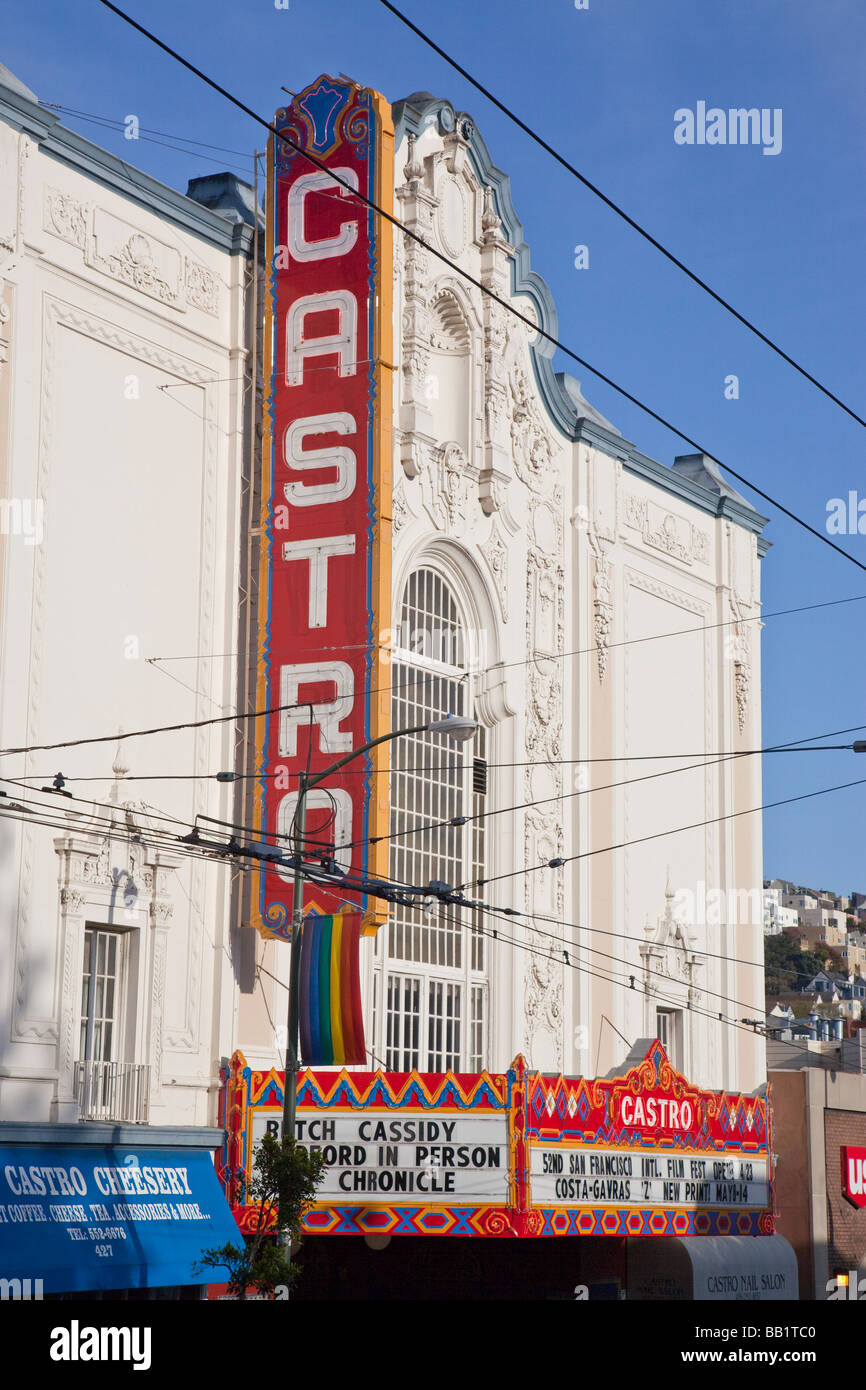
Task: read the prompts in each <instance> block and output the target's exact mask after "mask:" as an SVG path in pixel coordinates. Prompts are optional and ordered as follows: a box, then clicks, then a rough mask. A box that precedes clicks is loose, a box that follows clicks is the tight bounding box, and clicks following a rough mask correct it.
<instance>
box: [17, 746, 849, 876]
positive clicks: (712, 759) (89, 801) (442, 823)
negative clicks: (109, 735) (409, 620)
mask: <svg viewBox="0 0 866 1390" xmlns="http://www.w3.org/2000/svg"><path fill="white" fill-rule="evenodd" d="M861 728H866V725H857V726H855V727H854V728H853V729H850V730H844V731H839V730H833V731H828V733H826V734H814V735H809V737H810V738H830V737H833V736H834V735H835V734H836V733H838V732H846V733H848V732H856V731H857V730H859V729H861ZM798 743H799V744H800V745H802V744H803V743H805V740H804V739H800V740H799V741H798V740H791V742H790V744H789V745H780V744H774V745H772V746H771V747H768V748H760V749H748V750H744V751H742V752H736V753H731V752H729V753H723V754H718V755H717V754H708V755H706V757H705V758H704V759H703V760H702V761H700V762H697V763H693V764H689V765H687V766H686V767H674V768H666V769H664V770H663V771H661V772H652V773H644V774H641V775H640V776H638V777H628V778H624V779H623V780H622V781H619V782H612V783H607V784H605V785H604V786H600V787H585V788H578V789H577V790H575V791H573V792H560V793H558V794H557V795H555V796H550V797H542V798H539V799H537V800H535V801H523V802H517V803H515V804H514V805H511V806H503V807H496V808H493V809H492V810H489V811H476V812H472V813H471V814H468V815H465V816H463V815H456V816H452V817H448V818H447V819H442V820H437V821H429V822H425V823H424V824H423V825H418V826H411V827H408V828H406V829H404V830H398V831H392V832H391V833H389V834H388V835H381V836H373V837H367V838H364V839H358V840H352V841H349V842H348V843H347V844H345V845H342V846H340V849H341V850H343V851H345V850H350V849H355V848H357V847H358V846H361V845H368V844H378V843H379V842H380V841H384V840H394V839H398V838H402V837H403V836H406V835H419V834H424V833H427V832H429V831H431V830H439V829H442V828H445V827H459V826H463V825H467V824H470V823H471V822H473V821H486V820H489V819H491V818H492V817H493V816H499V815H505V814H508V813H511V812H519V811H527V810H531V809H532V808H533V807H536V806H543V805H546V804H548V803H549V802H558V801H568V800H571V799H573V798H575V797H578V796H589V795H592V794H593V793H595V792H604V791H612V790H615V789H617V788H620V787H627V786H631V785H632V784H634V783H637V782H646V781H652V780H653V779H655V778H659V777H671V776H674V775H676V774H677V773H681V772H694V771H700V770H703V769H704V768H711V767H717V766H718V765H719V764H720V763H723V762H729V761H731V760H732V759H735V758H743V757H755V756H759V755H761V754H764V753H822V752H835V751H838V750H843V751H851V750H852V749H853V744H822V745H816V746H814V747H802V746H797V745H798ZM654 756H657V755H654ZM698 756H700V755H698ZM595 761H600V762H611V761H617V762H620V761H621V762H629V761H632V759H631V758H628V757H624V758H618V759H608V758H605V759H597V760H595ZM634 761H643V760H642V759H639V758H637V759H634ZM521 765H522V766H526V765H527V764H521ZM530 765H531V766H534V765H536V764H530ZM542 765H543V766H548V764H546V763H545V764H542ZM488 766H489V764H488ZM506 766H508V765H506ZM418 770H419V769H415V768H403V769H395V771H402V772H409V773H411V772H417V771H418ZM449 770H451V771H455V772H456V771H463V768H462V766H460V765H455V766H454V767H453V768H451V769H449ZM175 775H176V776H181V777H182V776H184V774H175ZM188 775H189V776H190V777H192V778H193V779H196V780H198V774H194V773H193V774H188ZM212 776H213V777H214V778H216V779H217V780H220V781H222V782H233V781H235V780H236V779H235V776H234V774H233V773H225V772H222V773H216V774H212ZM29 780H31V779H30V778H22V777H0V782H2V783H5V784H6V785H8V786H14V787H20V788H22V789H23V790H24V791H29V792H31V793H32V792H33V791H35V790H36V788H35V787H30V786H28V781H29ZM43 780H46V779H43ZM70 780H71V781H72V782H73V784H74V783H76V782H77V781H79V780H81V781H94V780H97V781H107V780H109V779H108V778H81V779H79V778H75V777H73V778H71V779H70ZM129 780H132V779H131V778H126V777H125V778H124V779H123V781H124V782H126V781H129ZM141 780H146V779H145V778H142V779H141ZM237 780H240V779H237ZM64 782H65V779H64ZM46 794H47V795H49V796H50V795H53V792H52V791H50V790H49V791H47V792H46ZM63 796H64V798H68V799H69V800H71V801H73V802H75V803H76V804H81V805H85V806H88V807H97V808H99V809H101V810H105V811H108V812H114V813H115V814H117V809H118V808H117V803H114V802H104V801H99V800H97V799H95V798H91V797H78V796H75V795H74V794H73V793H71V792H69V791H68V790H66V791H64V792H63ZM0 804H2V803H0ZM35 804H42V803H35ZM46 804H48V803H46ZM121 809H123V808H121ZM145 813H146V814H147V815H151V816H155V817H156V818H157V819H161V820H165V821H168V822H171V823H173V824H175V825H180V826H184V827H186V826H187V825H188V824H189V822H188V821H187V820H182V819H181V818H180V817H178V816H173V815H170V814H169V813H168V812H162V811H159V810H158V809H157V808H156V807H146V812H145ZM82 814H84V813H83V812H82ZM133 814H134V813H133ZM200 820H201V821H204V822H206V823H207V824H208V825H218V826H221V827H223V828H224V829H225V830H226V831H230V832H231V834H232V835H245V836H253V837H255V840H256V841H257V842H258V843H260V844H268V845H274V846H276V845H277V842H278V841H280V840H287V839H288V838H289V837H288V836H279V835H277V833H276V832H275V831H270V830H267V829H265V828H264V827H262V828H260V829H256V828H255V827H254V826H249V825H243V824H240V823H239V822H237V821H228V820H222V819H220V818H218V817H216V816H211V815H208V814H206V813H205V812H203V811H199V812H196V813H195V815H194V824H195V825H196V826H197V824H198V822H199V821H200ZM688 828H689V829H691V828H692V827H688ZM325 829H326V827H322V828H317V829H316V830H315V831H313V832H312V833H311V834H308V835H307V836H305V841H304V842H305V845H306V846H307V847H321V848H322V849H331V850H332V849H333V848H334V846H333V844H332V843H331V842H328V841H325V840H322V839H319V838H317V837H318V836H321V835H322V834H324V833H325ZM668 833H672V832H668ZM541 867H544V866H541ZM549 867H550V866H549ZM557 867H558V866H557ZM487 881H489V880H487Z"/></svg>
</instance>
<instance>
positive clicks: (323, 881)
mask: <svg viewBox="0 0 866 1390" xmlns="http://www.w3.org/2000/svg"><path fill="white" fill-rule="evenodd" d="M3 816H5V817H7V818H13V819H23V820H26V821H28V822H29V823H31V824H33V823H36V824H43V825H44V827H45V828H61V829H65V830H66V831H67V832H68V831H69V830H70V828H71V827H70V826H69V823H68V821H65V820H61V821H60V822H59V825H58V820H57V818H58V817H61V816H62V812H60V811H58V812H57V817H52V818H50V819H46V820H44V821H40V820H39V818H37V817H35V816H33V815H32V814H30V813H27V814H25V815H24V816H21V815H17V816H16V815H15V814H14V813H13V808H5V807H4V806H3V805H2V802H0V818H2V817H3ZM112 832H113V833H114V834H117V835H118V836H119V837H126V838H132V837H133V836H134V837H135V838H137V839H140V840H141V841H142V842H143V843H145V844H146V843H147V842H148V840H152V839H153V838H154V832H153V831H151V830H150V829H146V830H144V829H136V830H135V831H133V830H132V829H131V828H130V827H128V826H127V827H126V828H125V829H123V828H121V827H119V826H118V825H116V824H114V825H112V826H111V827H110V829H109V832H108V833H109V834H110V833H112ZM157 834H159V835H160V836H161V837H162V838H166V837H167V836H168V833H167V832H157ZM106 838H108V834H107V835H106ZM168 838H169V839H170V843H171V844H172V848H173V852H175V853H177V854H179V855H181V856H182V857H186V858H190V859H196V860H198V861H203V860H207V862H211V863H213V862H215V861H216V862H220V861H226V860H230V859H231V858H232V856H231V854H230V853H228V852H226V851H224V850H222V849H220V848H219V847H213V849H212V850H211V851H210V852H207V851H205V850H199V851H195V850H192V849H184V848H182V847H181V846H179V845H176V844H175V840H176V837H168ZM235 867H236V868H238V869H240V870H244V869H246V870H254V869H255V866H254V865H252V864H249V863H242V862H238V863H237V864H236V865H235ZM262 871H263V872H276V871H277V870H276V866H275V865H273V864H267V863H266V864H263V865H262ZM304 877H305V878H306V879H308V881H310V882H312V883H316V884H318V885H319V886H320V887H323V888H326V889H328V890H329V891H332V892H333V889H334V887H335V884H334V881H333V880H332V879H330V878H328V877H327V876H324V875H321V874H317V873H316V872H315V870H311V869H310V868H309V866H305V870H304ZM344 882H345V880H344V879H343V878H341V879H339V880H337V885H336V886H341V885H342V884H343V883H344ZM379 886H385V885H384V883H382V884H381V885H379ZM389 886H390V885H389ZM393 886H394V888H395V890H398V889H400V888H402V887H404V885H398V884H395V885H393ZM356 891H363V886H362V885H359V886H358V888H357V889H356ZM335 896H338V897H340V900H341V901H343V902H345V903H346V904H347V905H348V906H350V907H353V908H357V904H356V903H354V902H352V901H351V900H350V899H347V898H344V897H342V896H341V895H338V894H335ZM463 906H464V910H466V911H469V912H472V913H479V912H481V913H484V914H487V915H488V916H495V917H497V918H498V919H499V920H503V921H509V919H511V920H513V918H514V917H515V916H521V917H527V918H532V916H533V915H532V914H528V913H519V912H516V911H515V910H513V909H499V908H495V907H492V906H489V905H487V904H483V903H477V902H473V903H467V904H465V905H463ZM439 916H440V918H445V920H449V921H451V922H453V924H454V925H457V926H460V927H466V925H467V924H466V923H463V922H460V921H459V919H456V918H448V915H447V914H446V913H443V912H441V910H440V913H439ZM540 920H546V921H549V920H552V919H548V918H541V919H540ZM562 925H569V924H562ZM572 925H574V926H575V927H576V929H577V930H582V931H588V932H591V931H600V930H601V929H597V928H589V927H580V926H577V924H572ZM528 929H529V930H533V931H535V932H536V933H537V934H540V935H543V936H545V937H548V938H550V939H551V940H553V941H555V942H556V945H557V952H556V954H562V955H563V956H564V963H565V964H566V965H568V966H570V968H572V969H575V970H578V971H582V972H583V973H585V974H588V975H591V976H592V977H594V978H597V979H601V980H604V981H606V982H608V983H611V984H618V985H620V987H621V988H627V989H629V990H634V988H635V987H634V979H636V978H637V974H636V973H635V974H632V973H630V972H628V971H627V972H626V973H627V974H628V977H629V982H630V983H629V984H626V982H625V980H620V979H618V978H616V977H615V976H612V975H611V976H608V975H605V974H603V973H601V972H598V971H593V970H590V969H588V968H587V967H584V966H580V965H578V964H577V962H575V961H572V960H571V958H570V956H569V953H568V947H567V946H565V945H564V944H563V942H562V938H561V937H556V936H554V935H553V934H552V933H546V932H542V931H540V929H539V928H537V927H534V926H533V927H531V928H528ZM469 930H471V931H480V932H482V934H484V935H488V936H490V937H491V938H492V939H494V940H497V941H503V942H506V943H507V944H510V945H512V946H515V947H517V948H518V949H521V950H527V951H529V952H530V954H534V955H537V956H540V957H542V958H544V959H551V958H552V957H553V955H554V952H553V950H552V949H551V950H550V951H544V950H536V949H534V948H532V947H530V946H527V945H526V943H523V942H518V941H515V940H513V939H512V938H507V937H505V936H504V935H503V933H502V932H501V931H499V930H498V929H496V930H493V931H489V932H485V931H484V929H483V928H482V927H480V926H479V925H478V924H477V923H476V922H473V923H471V924H469ZM602 934H605V935H623V934H621V933H608V932H603V933H602ZM626 939H628V940H631V941H633V942H636V938H633V937H632V938H626ZM572 949H573V950H575V951H580V950H583V949H588V950H590V951H592V952H595V953H598V954H602V955H605V956H607V955H608V953H606V952H598V951H597V948H594V947H592V946H587V945H585V944H580V943H575V944H574V945H573V947H572ZM695 954H697V955H698V956H701V957H718V958H721V959H727V960H731V958H730V957H727V956H724V955H723V954H722V953H717V952H709V951H703V950H696V952H695ZM609 958H610V959H617V957H613V956H610V957H609ZM629 963H630V962H626V964H629ZM740 963H742V964H747V965H750V966H751V967H752V968H754V969H761V968H762V964H761V963H759V962H754V961H752V962H745V961H741V962H740ZM641 968H642V967H636V971H637V970H639V969H641ZM651 973H658V972H651ZM786 973H791V972H786ZM801 978H808V977H807V976H801ZM701 992H702V993H707V994H713V995H714V997H718V998H721V999H723V1000H726V1001H727V1002H733V1003H737V1004H738V1005H739V1006H740V1007H746V1008H749V1009H752V1008H753V1007H754V1009H755V1011H756V1012H757V1011H758V1009H759V1007H760V1006H751V1005H745V1004H742V1003H741V1001H738V1000H736V999H733V998H732V997H731V996H726V995H723V994H720V993H719V992H718V991H713V990H710V989H709V988H707V987H703V988H702V989H701ZM652 997H653V998H654V999H657V1000H658V1002H660V1003H671V1004H676V1005H677V1006H681V1004H682V1001H681V1000H676V999H667V998H666V997H665V996H663V995H661V994H659V993H658V992H657V991H653V996H652ZM689 1012H691V1013H694V1014H696V1015H698V1016H704V1017H706V1018H708V1019H710V1020H712V1021H721V1022H725V1023H727V1024H729V1025H731V1026H735V1027H738V1028H739V1027H740V1026H741V1025H740V1024H738V1023H737V1022H736V1021H735V1020H731V1019H724V1018H723V1017H722V1016H721V1015H718V1016H717V1015H716V1014H714V1013H712V1012H711V1011H709V1010H702V1009H700V1008H698V1007H695V1006H690V1007H689ZM745 1031H748V1032H753V1031H754V1030H752V1029H746V1030H745ZM774 1041H781V1042H784V1041H785V1040H782V1039H776V1040H774ZM802 1050H803V1051H808V1049H802ZM809 1055H813V1056H814V1055H815V1054H809Z"/></svg>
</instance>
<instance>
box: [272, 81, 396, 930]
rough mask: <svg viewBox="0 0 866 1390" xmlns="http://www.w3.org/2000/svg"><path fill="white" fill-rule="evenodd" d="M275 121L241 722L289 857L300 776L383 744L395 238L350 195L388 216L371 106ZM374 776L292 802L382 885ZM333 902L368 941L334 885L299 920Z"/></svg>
mask: <svg viewBox="0 0 866 1390" xmlns="http://www.w3.org/2000/svg"><path fill="white" fill-rule="evenodd" d="M275 125H276V128H277V129H278V130H279V131H280V132H281V134H284V135H285V136H287V137H288V139H289V140H291V142H292V144H289V143H288V142H287V141H286V140H283V139H277V138H276V137H273V136H272V137H271V140H270V143H269V151H268V197H267V235H268V261H269V265H270V268H271V270H270V273H271V293H270V296H269V299H268V306H267V310H266V315H265V335H264V337H265V380H266V382H267V383H268V385H269V396H268V403H267V409H266V411H265V415H264V423H265V428H264V438H263V444H262V488H261V492H262V514H261V571H260V589H259V620H258V634H259V645H258V679H257V708H259V709H264V708H268V709H270V710H272V711H274V712H273V713H272V714H271V715H269V716H268V717H266V718H262V719H259V720H257V721H256V729H257V736H256V754H257V758H256V773H257V779H258V780H257V788H256V808H255V826H256V830H257V832H258V833H260V834H261V835H262V836H263V837H264V838H265V839H266V840H267V841H268V843H270V844H273V843H275V842H277V843H279V844H280V845H281V846H282V847H283V848H284V849H286V850H287V851H288V849H289V845H290V837H291V832H292V822H293V816H294V812H295V806H296V802H297V788H298V773H299V772H301V771H303V770H304V769H307V770H308V771H309V772H311V773H313V774H315V773H316V772H320V771H323V770H324V769H325V768H327V767H328V766H329V765H330V764H331V763H332V762H334V761H335V760H336V759H337V758H338V757H340V756H342V755H344V754H345V753H347V752H350V751H351V750H352V749H353V748H358V747H360V746H361V745H362V744H364V743H366V742H368V741H369V740H371V739H374V738H377V737H378V736H379V735H381V734H384V733H387V731H388V721H389V713H390V709H389V696H388V691H387V685H388V681H387V678H386V677H385V673H386V672H387V671H388V669H389V668H388V667H387V666H386V665H384V664H382V663H381V662H380V660H379V652H380V638H381V637H382V636H383V635H385V634H386V633H387V630H388V629H389V628H390V596H391V430H392V373H393V370H394V368H393V363H392V357H393V353H392V323H391V316H392V285H393V269H392V267H393V237H392V229H391V224H390V223H389V222H388V221H387V219H385V218H380V217H379V215H378V214H376V213H374V212H373V211H372V210H371V209H370V208H369V207H368V206H367V205H366V204H365V203H364V202H363V201H361V200H360V198H359V197H356V196H355V194H356V192H357V193H359V194H362V195H364V196H365V197H366V198H369V199H370V200H371V201H372V202H373V203H374V204H376V206H378V207H381V208H384V209H385V210H386V211H390V209H391V206H392V201H393V141H394V133H393V126H392V124H391V117H390V107H389V106H388V104H387V102H385V100H384V99H383V98H382V97H380V96H379V95H378V94H377V93H375V92H372V91H369V90H367V89H364V90H362V89H361V88H359V87H358V86H356V85H355V84H353V83H351V82H349V81H348V80H346V79H343V78H340V79H335V78H331V77H320V78H319V80H318V81H317V82H314V83H313V84H312V86H310V87H308V88H307V89H306V90H305V91H304V92H301V93H300V94H299V95H298V96H297V97H295V98H294V100H293V101H292V103H291V105H290V106H287V107H286V108H284V109H282V110H280V111H278V112H277V114H276V117H275ZM295 146H298V147H300V150H298V149H296V148H295ZM303 151H309V153H310V154H311V155H313V156H315V159H316V161H317V163H314V162H313V161H312V160H311V159H309V158H307V157H306V155H305V153H303ZM321 166H325V167H324V168H323V167H321ZM328 171H332V173H333V177H332V174H331V173H329V172H328ZM338 180H339V181H338ZM387 773H388V756H387V744H385V745H383V746H382V747H381V748H379V749H378V750H376V751H375V752H374V753H373V754H372V755H367V756H366V757H365V758H363V759H359V760H358V761H357V762H354V763H352V764H351V766H350V767H349V768H347V769H346V770H345V771H344V772H343V773H342V774H340V775H338V776H336V777H333V778H329V779H328V783H327V787H320V788H316V789H314V790H313V791H311V793H310V794H309V795H308V797H307V803H306V804H307V835H308V838H309V839H310V840H312V841H318V842H321V843H322V845H323V851H322V852H323V856H324V857H325V858H332V859H334V860H335V861H336V863H337V865H339V866H340V867H341V868H342V869H344V870H346V871H348V870H352V871H353V872H355V873H358V874H363V875H368V876H372V877H385V876H387V868H388V865H387V842H386V841H384V840H383V841H382V842H381V843H380V844H378V845H374V846H370V845H369V840H370V839H371V837H376V836H384V835H387V832H388V825H387V820H388V777H387ZM328 845H330V846H332V850H331V851H330V853H329V851H328V849H327V846H328ZM291 880H292V872H291V869H288V868H285V867H283V868H279V869H276V868H273V867H269V868H266V869H262V870H261V871H260V872H259V874H258V891H257V893H256V894H255V895H254V896H255V903H254V909H255V910H254V921H255V925H256V926H257V927H258V928H259V930H260V931H261V932H262V933H263V934H265V935H267V936H278V937H283V938H287V937H288V936H289V935H290V932H291V892H292V889H291ZM347 899H348V900H349V901H351V902H357V904H358V906H359V908H360V909H361V911H362V912H363V915H364V929H365V930H366V931H368V932H370V931H375V929H376V927H377V925H378V924H379V923H380V922H381V921H383V920H384V915H383V912H382V908H381V906H380V905H379V904H377V902H376V901H374V900H372V899H366V898H363V897H362V896H361V895H359V894H357V893H353V892H351V891H348V890H347V891H343V890H341V895H340V898H339V899H336V898H333V897H331V895H329V894H328V893H327V891H326V890H324V889H321V888H315V889H311V888H310V887H309V885H308V887H307V889H306V895H305V909H310V908H316V909H318V910H319V911H323V912H325V913H330V912H340V911H345V905H346V900H347Z"/></svg>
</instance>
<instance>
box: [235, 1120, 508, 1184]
mask: <svg viewBox="0 0 866 1390" xmlns="http://www.w3.org/2000/svg"><path fill="white" fill-rule="evenodd" d="M364 1115H365V1118H364V1119H357V1118H355V1117H354V1116H345V1115H336V1116H334V1118H332V1119H325V1118H322V1119H299V1120H298V1121H297V1124H296V1131H297V1136H298V1139H299V1140H300V1141H301V1143H303V1144H305V1145H306V1146H307V1147H308V1148H310V1149H311V1150H315V1151H317V1152H319V1153H321V1154H322V1157H323V1158H324V1160H325V1162H326V1163H327V1164H328V1167H327V1169H326V1171H325V1180H324V1182H323V1183H322V1186H321V1187H320V1188H319V1198H320V1200H321V1201H324V1200H325V1199H333V1200H335V1201H340V1202H344V1201H345V1200H346V1198H347V1197H350V1196H356V1197H358V1196H361V1197H363V1200H364V1201H365V1202H369V1203H376V1202H389V1201H394V1200H395V1199H402V1198H403V1197H404V1196H405V1195H406V1194H409V1193H414V1194H415V1195H416V1196H418V1195H420V1196H421V1198H422V1200H427V1199H429V1198H434V1197H436V1196H443V1197H447V1198H449V1199H450V1198H451V1197H454V1198H455V1199H458V1200H460V1201H461V1202H472V1203H475V1202H499V1203H501V1204H503V1205H505V1204H506V1203H507V1201H508V1124H507V1118H506V1116H505V1115H504V1114H503V1115H478V1116H473V1117H471V1118H468V1117H466V1116H464V1115H460V1114H456V1115H455V1114H454V1113H453V1112H446V1111H438V1110H437V1111H436V1112H435V1115H436V1118H435V1119H430V1118H426V1117H422V1116H419V1117H418V1118H412V1119H405V1118H404V1119H399V1120H396V1119H394V1118H393V1116H394V1112H393V1110H391V1111H389V1110H373V1109H371V1110H369V1111H367V1110H365V1112H364ZM266 1132H270V1133H273V1134H277V1133H278V1132H279V1121H278V1120H277V1119H268V1118H266V1117H265V1116H264V1115H254V1116H253V1124H252V1139H253V1143H254V1144H255V1143H256V1141H257V1140H258V1139H259V1138H261V1136H262V1134H264V1133H266Z"/></svg>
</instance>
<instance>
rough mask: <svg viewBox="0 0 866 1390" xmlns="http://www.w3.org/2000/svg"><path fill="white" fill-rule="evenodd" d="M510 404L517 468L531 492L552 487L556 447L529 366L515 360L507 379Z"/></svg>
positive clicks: (513, 448) (514, 457) (512, 444)
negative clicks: (552, 462) (539, 405)
mask: <svg viewBox="0 0 866 1390" xmlns="http://www.w3.org/2000/svg"><path fill="white" fill-rule="evenodd" d="M508 387H509V396H510V403H511V452H512V458H513V460H514V469H515V472H516V473H517V476H518V478H520V480H521V482H523V483H525V484H526V486H527V487H528V488H529V489H530V490H531V491H532V492H544V491H547V490H549V488H550V486H551V481H552V479H551V471H552V470H551V466H550V465H551V460H552V457H553V446H552V444H551V442H550V438H549V436H548V434H547V431H546V430H545V429H544V428H543V426H542V424H541V417H540V415H539V412H538V409H537V406H536V403H535V391H534V389H533V387H532V386H531V385H530V378H529V374H528V372H527V371H526V369H525V368H524V367H523V366H522V365H521V364H520V362H516V363H515V365H514V366H513V368H512V370H511V372H510V374H509V378H508Z"/></svg>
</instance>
